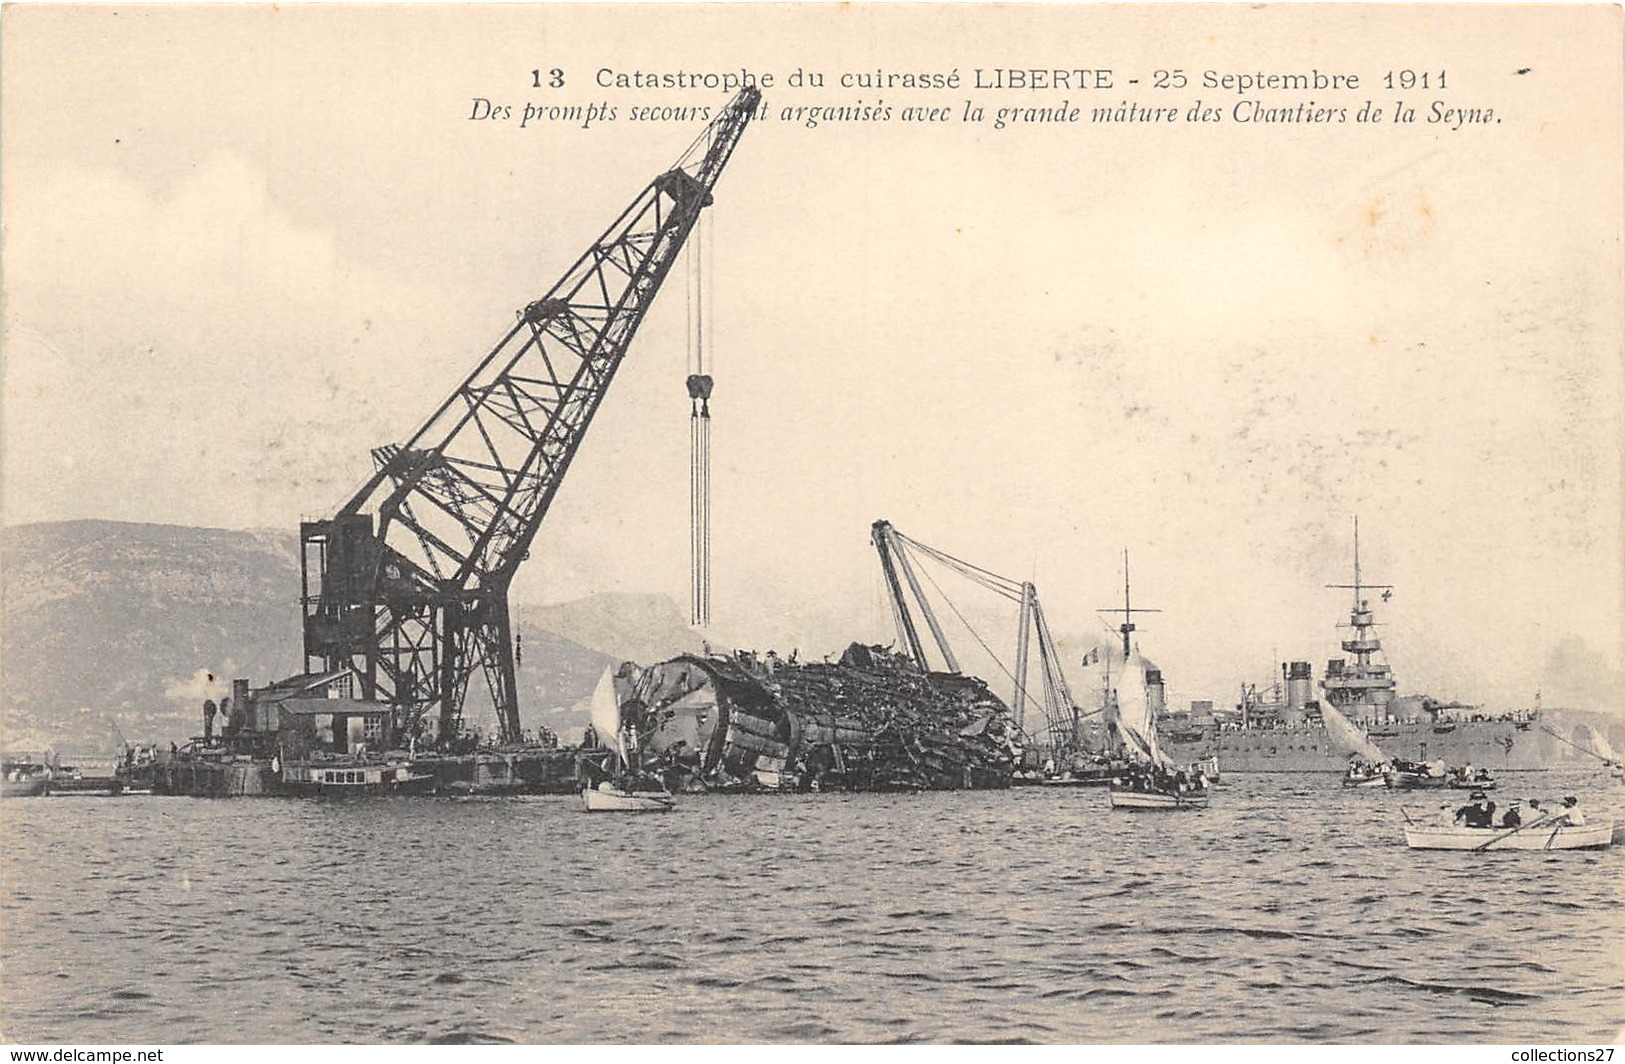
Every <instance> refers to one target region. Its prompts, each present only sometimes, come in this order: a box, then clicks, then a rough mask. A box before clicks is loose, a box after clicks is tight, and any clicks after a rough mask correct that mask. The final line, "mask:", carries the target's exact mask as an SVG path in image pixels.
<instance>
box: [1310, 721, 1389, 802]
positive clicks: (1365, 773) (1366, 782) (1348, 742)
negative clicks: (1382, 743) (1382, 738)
mask: <svg viewBox="0 0 1625 1064" xmlns="http://www.w3.org/2000/svg"><path fill="white" fill-rule="evenodd" d="M1320 720H1321V724H1322V725H1323V726H1324V727H1325V728H1326V735H1327V737H1328V738H1330V739H1331V741H1332V742H1333V744H1335V745H1336V746H1338V747H1339V748H1341V749H1342V750H1344V751H1345V752H1347V753H1348V755H1349V767H1348V771H1347V772H1346V773H1344V775H1343V786H1345V787H1386V786H1387V785H1388V777H1387V774H1386V773H1387V769H1388V755H1387V754H1385V753H1383V752H1382V748H1381V747H1379V746H1378V745H1377V744H1376V743H1374V742H1372V741H1371V740H1370V739H1368V738H1366V734H1365V732H1363V731H1361V730H1360V729H1359V728H1356V727H1355V726H1354V722H1353V721H1351V720H1349V719H1348V718H1347V717H1345V716H1343V714H1342V713H1340V712H1339V711H1338V709H1337V707H1336V706H1334V705H1332V704H1331V703H1329V702H1328V703H1326V704H1324V705H1322V706H1321V707H1320Z"/></svg>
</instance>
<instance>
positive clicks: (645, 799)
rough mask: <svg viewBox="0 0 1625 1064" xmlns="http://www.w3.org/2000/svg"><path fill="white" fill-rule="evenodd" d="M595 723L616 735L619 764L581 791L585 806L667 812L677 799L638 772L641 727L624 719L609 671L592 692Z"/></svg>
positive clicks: (612, 810)
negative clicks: (635, 763)
mask: <svg viewBox="0 0 1625 1064" xmlns="http://www.w3.org/2000/svg"><path fill="white" fill-rule="evenodd" d="M592 726H593V728H594V730H596V731H597V732H598V734H599V735H602V736H611V735H612V736H614V737H615V747H614V754H613V756H614V757H615V767H614V768H613V769H612V770H611V771H610V774H609V776H608V778H606V779H604V780H603V781H602V782H600V783H599V784H598V785H597V786H596V787H594V786H591V785H590V784H589V785H588V786H586V787H584V788H583V789H582V791H581V802H582V806H583V808H585V809H586V811H587V812H589V813H666V812H670V811H671V809H672V807H673V806H674V805H676V799H674V798H673V797H672V795H671V792H670V791H668V790H667V789H666V787H665V784H663V783H661V782H660V781H659V780H658V779H656V778H655V777H653V776H650V775H648V774H647V773H643V772H639V771H636V769H635V768H634V756H635V755H636V753H637V751H638V738H637V729H636V726H635V725H634V724H632V722H630V721H624V720H622V719H621V707H620V702H619V701H618V700H617V699H616V697H615V676H614V673H613V672H612V671H611V670H609V669H607V668H606V669H605V670H604V675H603V676H602V677H601V678H600V679H599V681H598V686H597V688H595V689H594V690H593V694H592Z"/></svg>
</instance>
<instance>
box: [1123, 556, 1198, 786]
mask: <svg viewBox="0 0 1625 1064" xmlns="http://www.w3.org/2000/svg"><path fill="white" fill-rule="evenodd" d="M1122 611H1123V623H1122V624H1120V625H1118V628H1117V630H1118V632H1119V633H1120V634H1121V635H1122V639H1123V669H1122V672H1121V673H1120V674H1119V676H1118V681H1117V687H1116V689H1115V690H1113V691H1109V692H1108V695H1107V700H1106V709H1105V717H1106V736H1107V745H1108V748H1109V751H1110V753H1111V754H1112V756H1114V757H1115V758H1117V759H1119V760H1120V761H1121V762H1122V763H1123V764H1124V766H1125V767H1124V769H1123V770H1122V771H1120V772H1119V773H1118V774H1117V775H1115V776H1114V777H1113V778H1112V779H1111V781H1110V783H1109V784H1108V787H1107V792H1106V793H1107V800H1108V803H1109V804H1110V806H1111V808H1113V809H1205V808H1207V804H1208V790H1209V788H1208V779H1207V776H1206V775H1205V774H1204V773H1203V771H1202V769H1201V768H1200V767H1199V766H1197V765H1177V764H1175V763H1174V761H1173V759H1171V758H1170V757H1169V756H1168V755H1167V754H1166V753H1164V752H1163V750H1162V747H1161V745H1160V744H1159V742H1158V740H1157V719H1156V718H1157V707H1156V706H1154V705H1153V704H1152V698H1151V693H1150V684H1149V683H1148V676H1147V665H1146V662H1145V659H1144V658H1143V657H1141V655H1140V648H1139V647H1138V646H1137V645H1135V644H1134V642H1133V640H1132V638H1131V633H1132V632H1134V630H1135V625H1134V619H1133V618H1134V613H1135V612H1136V611H1135V610H1134V608H1133V607H1132V606H1131V605H1130V600H1129V573H1128V551H1124V552H1123V607H1122ZM1139 612H1146V611H1143V610H1142V611H1139ZM1160 679H1161V677H1160V674H1159V676H1158V681H1159V683H1160Z"/></svg>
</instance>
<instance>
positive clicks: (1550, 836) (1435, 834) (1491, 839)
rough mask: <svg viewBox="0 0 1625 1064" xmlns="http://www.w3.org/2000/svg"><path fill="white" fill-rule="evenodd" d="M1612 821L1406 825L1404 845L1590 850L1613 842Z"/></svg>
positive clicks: (1414, 846)
mask: <svg viewBox="0 0 1625 1064" xmlns="http://www.w3.org/2000/svg"><path fill="white" fill-rule="evenodd" d="M1613 841H1614V822H1613V821H1612V820H1605V821H1603V822H1601V823H1598V824H1582V825H1581V826H1579V827H1554V826H1553V825H1551V824H1532V825H1531V826H1529V827H1526V828H1460V827H1442V826H1438V827H1429V826H1424V825H1419V824H1407V825H1406V826H1405V845H1407V846H1409V847H1410V848H1411V849H1413V850H1590V849H1600V848H1602V847H1605V846H1609V845H1612V844H1613Z"/></svg>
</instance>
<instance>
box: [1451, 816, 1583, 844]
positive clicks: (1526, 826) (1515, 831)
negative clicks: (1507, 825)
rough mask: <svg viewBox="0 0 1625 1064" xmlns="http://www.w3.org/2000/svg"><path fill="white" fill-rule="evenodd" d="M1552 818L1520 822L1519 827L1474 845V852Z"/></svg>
mask: <svg viewBox="0 0 1625 1064" xmlns="http://www.w3.org/2000/svg"><path fill="white" fill-rule="evenodd" d="M1550 819H1551V817H1546V816H1543V817H1541V818H1540V819H1539V820H1531V821H1530V822H1529V823H1527V824H1519V825H1518V826H1517V827H1515V828H1513V829H1512V830H1511V831H1508V832H1506V833H1504V834H1501V835H1497V836H1495V838H1493V839H1490V840H1488V841H1486V842H1481V843H1479V844H1478V845H1477V846H1474V847H1473V852H1474V853H1477V852H1478V851H1480V850H1487V849H1489V848H1490V847H1491V846H1494V845H1495V844H1496V843H1498V842H1500V841H1501V840H1502V839H1510V838H1511V837H1512V836H1514V835H1516V834H1517V833H1518V832H1520V831H1527V830H1529V829H1530V828H1532V827H1534V826H1535V825H1536V824H1544V823H1546V822H1547V821H1549V820H1550ZM1558 826H1559V827H1561V826H1562V825H1558Z"/></svg>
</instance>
